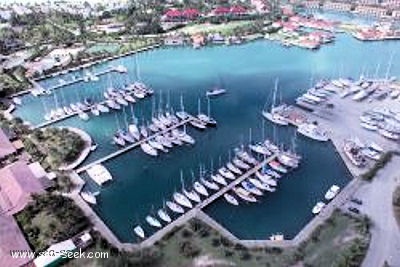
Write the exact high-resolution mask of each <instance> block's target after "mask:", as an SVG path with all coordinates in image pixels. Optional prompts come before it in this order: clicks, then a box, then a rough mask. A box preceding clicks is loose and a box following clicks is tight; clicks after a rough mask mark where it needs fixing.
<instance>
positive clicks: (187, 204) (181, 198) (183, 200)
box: [173, 192, 193, 209]
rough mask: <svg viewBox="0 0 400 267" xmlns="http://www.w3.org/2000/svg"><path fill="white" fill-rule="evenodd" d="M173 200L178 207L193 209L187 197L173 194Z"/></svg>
mask: <svg viewBox="0 0 400 267" xmlns="http://www.w3.org/2000/svg"><path fill="white" fill-rule="evenodd" d="M173 198H174V200H175V201H176V202H177V203H178V204H179V205H182V206H184V207H186V208H189V209H191V208H193V205H192V203H191V202H190V200H189V199H187V197H185V196H184V195H182V194H181V193H179V192H175V193H174V195H173Z"/></svg>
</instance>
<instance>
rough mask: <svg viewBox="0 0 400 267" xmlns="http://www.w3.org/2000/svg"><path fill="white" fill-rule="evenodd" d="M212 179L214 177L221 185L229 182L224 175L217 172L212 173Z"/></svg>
mask: <svg viewBox="0 0 400 267" xmlns="http://www.w3.org/2000/svg"><path fill="white" fill-rule="evenodd" d="M211 179H213V180H214V181H215V182H217V183H219V184H221V185H224V186H226V185H228V183H227V182H226V181H225V179H224V177H222V176H221V175H219V174H215V175H214V174H212V175H211Z"/></svg>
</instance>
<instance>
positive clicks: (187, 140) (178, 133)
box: [172, 127, 195, 145]
mask: <svg viewBox="0 0 400 267" xmlns="http://www.w3.org/2000/svg"><path fill="white" fill-rule="evenodd" d="M172 134H173V135H174V136H176V137H177V138H179V139H180V140H181V141H183V142H185V143H188V144H191V145H193V144H194V143H195V140H194V139H193V137H191V136H190V135H188V134H187V133H186V127H184V131H179V130H177V129H174V130H172Z"/></svg>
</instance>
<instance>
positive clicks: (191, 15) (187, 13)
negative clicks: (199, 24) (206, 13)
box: [182, 8, 200, 19]
mask: <svg viewBox="0 0 400 267" xmlns="http://www.w3.org/2000/svg"><path fill="white" fill-rule="evenodd" d="M182 16H183V17H185V18H186V19H195V18H197V17H199V16H200V12H199V11H198V10H197V9H195V8H188V9H185V10H183V11H182Z"/></svg>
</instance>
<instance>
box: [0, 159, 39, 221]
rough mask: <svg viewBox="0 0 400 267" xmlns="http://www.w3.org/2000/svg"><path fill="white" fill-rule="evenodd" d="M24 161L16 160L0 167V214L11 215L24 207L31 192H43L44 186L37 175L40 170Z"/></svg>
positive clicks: (28, 200) (29, 198)
mask: <svg viewBox="0 0 400 267" xmlns="http://www.w3.org/2000/svg"><path fill="white" fill-rule="evenodd" d="M35 168H37V165H35V166H29V165H28V164H27V163H26V162H23V161H17V162H14V163H12V164H10V165H7V166H6V167H4V168H2V169H0V214H6V215H13V214H16V213H18V212H20V211H21V210H23V209H24V208H25V206H26V205H27V204H28V203H29V202H30V200H31V196H32V194H40V193H43V192H44V186H43V184H42V183H41V181H40V179H41V178H43V177H37V176H35V174H36V175H39V174H40V172H39V171H38V170H35V172H33V171H32V169H35Z"/></svg>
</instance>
